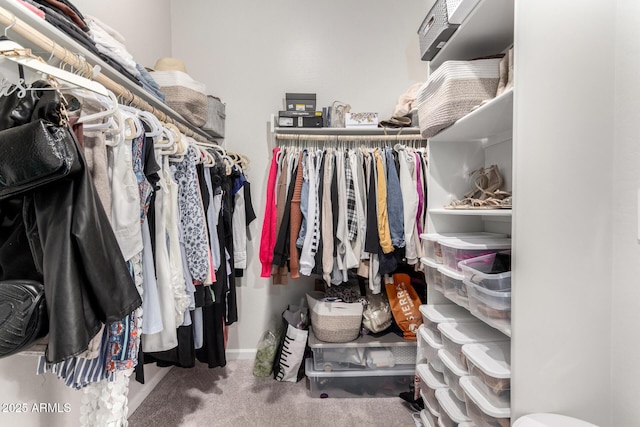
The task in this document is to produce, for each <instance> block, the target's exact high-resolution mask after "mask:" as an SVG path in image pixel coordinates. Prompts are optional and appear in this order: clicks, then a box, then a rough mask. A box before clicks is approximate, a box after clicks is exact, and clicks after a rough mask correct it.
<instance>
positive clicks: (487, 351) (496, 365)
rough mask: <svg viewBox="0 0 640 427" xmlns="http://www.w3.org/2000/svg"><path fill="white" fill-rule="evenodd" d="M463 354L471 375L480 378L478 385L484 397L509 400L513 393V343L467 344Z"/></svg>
mask: <svg viewBox="0 0 640 427" xmlns="http://www.w3.org/2000/svg"><path fill="white" fill-rule="evenodd" d="M462 353H463V354H464V355H465V357H466V358H467V366H468V367H469V375H470V376H472V377H476V378H478V379H479V380H480V381H477V382H476V384H477V385H478V386H479V388H480V389H481V391H482V392H483V394H484V395H490V394H493V395H495V396H496V397H498V398H504V397H506V398H509V397H510V392H511V343H510V342H509V341H504V342H496V343H482V344H465V345H463V346H462Z"/></svg>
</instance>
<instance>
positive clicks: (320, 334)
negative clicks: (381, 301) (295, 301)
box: [307, 294, 363, 343]
mask: <svg viewBox="0 0 640 427" xmlns="http://www.w3.org/2000/svg"><path fill="white" fill-rule="evenodd" d="M315 296H316V297H318V298H320V296H319V295H317V294H315ZM307 303H308V305H309V312H310V313H311V325H312V326H313V333H314V334H315V336H316V337H317V338H318V339H319V340H321V341H325V342H333V343H343V342H349V341H353V340H355V339H356V338H358V336H359V335H360V325H361V324H362V312H363V306H362V304H360V303H359V302H355V303H346V302H328V301H322V300H320V299H316V298H314V296H311V295H310V294H307Z"/></svg>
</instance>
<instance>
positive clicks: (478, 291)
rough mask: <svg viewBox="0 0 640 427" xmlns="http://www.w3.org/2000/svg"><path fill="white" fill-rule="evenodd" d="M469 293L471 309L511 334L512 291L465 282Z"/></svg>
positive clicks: (473, 312) (486, 320) (481, 317)
mask: <svg viewBox="0 0 640 427" xmlns="http://www.w3.org/2000/svg"><path fill="white" fill-rule="evenodd" d="M464 283H465V286H466V287H467V294H468V295H469V310H470V311H471V313H472V314H474V315H475V316H477V317H479V318H480V319H482V320H484V321H485V322H486V323H488V324H489V325H491V326H493V327H495V328H497V329H499V330H500V331H502V332H503V333H505V334H507V335H510V334H511V292H510V291H505V292H498V291H490V290H489V289H485V288H481V287H480V286H477V285H474V284H473V283H470V282H466V281H465V282H464Z"/></svg>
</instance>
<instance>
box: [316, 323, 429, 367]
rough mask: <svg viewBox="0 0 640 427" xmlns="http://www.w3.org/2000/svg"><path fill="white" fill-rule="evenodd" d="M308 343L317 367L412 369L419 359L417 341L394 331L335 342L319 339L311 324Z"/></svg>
mask: <svg viewBox="0 0 640 427" xmlns="http://www.w3.org/2000/svg"><path fill="white" fill-rule="evenodd" d="M309 347H310V348H311V352H312V353H313V367H314V369H315V370H316V371H325V372H331V371H340V370H350V369H360V370H362V369H366V370H371V369H401V368H408V369H410V368H412V367H414V366H415V363H416V353H417V350H416V348H417V343H416V342H415V341H407V340H405V339H403V338H402V337H400V336H398V335H396V334H393V333H388V334H385V335H382V336H379V337H373V336H371V335H363V336H361V337H359V338H358V339H356V340H355V341H352V342H349V343H339V344H336V343H327V342H324V341H321V340H319V339H318V338H317V337H316V335H315V334H314V330H313V328H309Z"/></svg>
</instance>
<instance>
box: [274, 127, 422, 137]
mask: <svg viewBox="0 0 640 427" xmlns="http://www.w3.org/2000/svg"><path fill="white" fill-rule="evenodd" d="M273 131H274V132H275V133H278V134H281V135H283V134H286V135H299V134H300V135H302V134H307V135H418V136H419V135H420V129H419V128H417V127H409V128H398V129H396V128H386V129H385V128H379V127H371V128H367V127H361V128H357V127H356V128H283V127H276V128H274V129H273Z"/></svg>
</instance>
